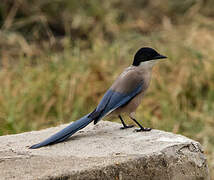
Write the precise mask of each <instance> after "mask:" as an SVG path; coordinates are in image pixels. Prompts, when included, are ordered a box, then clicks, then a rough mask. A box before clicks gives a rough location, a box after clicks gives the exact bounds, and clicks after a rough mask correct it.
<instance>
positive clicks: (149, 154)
mask: <svg viewBox="0 0 214 180" xmlns="http://www.w3.org/2000/svg"><path fill="white" fill-rule="evenodd" d="M65 126H66V125H62V126H59V127H55V128H49V129H45V130H41V131H32V132H27V133H22V134H16V135H8V136H1V137H0V142H1V143H0V179H17V180H20V179H27V180H29V179H87V180H89V179H118V180H119V179H145V180H149V179H151V180H156V179H157V180H167V179H169V180H171V179H172V180H181V179H182V180H185V179H187V180H189V179H200V180H201V179H209V175H208V173H209V172H208V167H207V162H206V158H205V156H204V154H203V150H202V148H201V145H200V144H199V143H198V142H196V141H193V140H191V139H189V138H186V137H184V136H181V135H175V134H172V133H168V132H163V131H159V130H152V131H150V132H133V130H134V128H131V129H126V130H120V129H119V127H120V126H121V125H120V124H118V123H112V122H107V121H102V122H100V123H98V124H97V125H95V126H94V125H93V124H90V125H89V126H88V127H86V128H85V129H83V130H82V131H80V132H78V133H76V134H75V135H73V136H72V137H71V138H69V139H68V140H67V141H66V142H63V143H59V144H56V145H52V146H47V147H43V148H40V149H34V150H32V149H28V147H29V146H31V145H32V144H35V143H38V142H40V141H42V140H44V139H46V138H47V137H49V136H50V135H52V134H54V133H55V132H57V131H58V130H60V129H62V128H63V127H65Z"/></svg>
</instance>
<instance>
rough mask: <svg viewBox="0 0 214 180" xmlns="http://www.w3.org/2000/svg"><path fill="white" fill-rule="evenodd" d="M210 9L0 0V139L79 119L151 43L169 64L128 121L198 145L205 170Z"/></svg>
mask: <svg viewBox="0 0 214 180" xmlns="http://www.w3.org/2000/svg"><path fill="white" fill-rule="evenodd" d="M213 8H214V1H212V0H183V1H179V0H153V1H149V0H135V1H133V0H126V1H122V0H109V1H98V0H93V1H86V0H79V1H76V0H15V1H13V0H1V2H0V28H1V29H0V82H1V83H0V135H5V134H12V133H20V132H24V131H30V130H36V129H42V128H46V127H50V126H55V125H58V124H60V123H66V122H70V121H72V120H76V119H78V118H79V117H81V116H82V115H84V114H86V113H88V112H89V111H91V110H92V109H93V108H94V107H95V106H96V104H97V103H98V102H99V100H100V98H101V97H102V95H103V94H104V92H105V91H106V90H107V89H108V87H109V86H110V85H111V83H112V82H113V81H114V79H115V78H116V77H117V76H118V74H119V73H120V72H122V71H123V69H124V68H125V67H127V66H128V65H129V64H130V63H131V61H132V58H133V55H134V53H135V52H136V50H137V49H138V48H140V47H142V46H151V47H154V48H156V49H157V50H158V51H159V52H161V53H162V54H165V55H167V56H168V57H169V60H168V61H162V62H161V63H159V64H158V65H157V66H156V67H155V69H154V75H153V79H152V83H151V86H150V88H149V91H148V93H147V96H146V97H145V98H144V101H143V103H142V105H141V106H140V108H139V110H138V114H137V118H138V119H139V120H142V123H143V124H144V125H145V126H147V127H152V128H157V129H162V130H167V131H172V132H174V133H179V134H183V135H185V136H188V137H190V138H193V139H195V140H197V141H199V142H200V143H201V144H202V146H203V147H204V150H205V154H206V155H207V157H208V162H209V167H210V171H211V173H212V174H213V173H214V172H213V168H214V134H213V130H214V71H213V69H214V60H213V58H214V44H213V37H214V23H213V22H214V11H213ZM113 120H114V121H117V119H113ZM127 121H128V118H127ZM130 123H131V122H130Z"/></svg>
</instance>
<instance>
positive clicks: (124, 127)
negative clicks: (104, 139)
mask: <svg viewBox="0 0 214 180" xmlns="http://www.w3.org/2000/svg"><path fill="white" fill-rule="evenodd" d="M133 127H134V125H129V126H123V127H121V128H120V129H128V128H133Z"/></svg>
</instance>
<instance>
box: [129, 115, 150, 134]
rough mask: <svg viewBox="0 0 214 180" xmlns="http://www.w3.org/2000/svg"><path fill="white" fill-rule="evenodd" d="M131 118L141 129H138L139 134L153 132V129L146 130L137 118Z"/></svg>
mask: <svg viewBox="0 0 214 180" xmlns="http://www.w3.org/2000/svg"><path fill="white" fill-rule="evenodd" d="M130 118H131V119H132V120H133V121H134V122H135V123H136V124H137V125H138V126H139V127H140V129H136V131H137V132H140V131H151V130H152V129H151V128H144V127H143V126H142V125H141V124H140V123H139V122H137V120H136V119H135V118H133V117H130Z"/></svg>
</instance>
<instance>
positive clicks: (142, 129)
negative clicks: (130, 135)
mask: <svg viewBox="0 0 214 180" xmlns="http://www.w3.org/2000/svg"><path fill="white" fill-rule="evenodd" d="M151 130H152V128H140V129H135V131H136V132H141V131H151Z"/></svg>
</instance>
